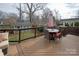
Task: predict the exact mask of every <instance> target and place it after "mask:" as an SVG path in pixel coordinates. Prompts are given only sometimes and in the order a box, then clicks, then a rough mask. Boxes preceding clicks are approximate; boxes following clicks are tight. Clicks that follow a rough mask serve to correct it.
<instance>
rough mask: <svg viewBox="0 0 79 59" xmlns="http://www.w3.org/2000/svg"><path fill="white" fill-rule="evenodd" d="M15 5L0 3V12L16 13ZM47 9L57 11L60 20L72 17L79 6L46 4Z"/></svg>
mask: <svg viewBox="0 0 79 59" xmlns="http://www.w3.org/2000/svg"><path fill="white" fill-rule="evenodd" d="M16 5H17V4H16V3H15V4H12V3H0V10H1V11H4V12H7V13H8V12H9V13H18V10H17V9H16ZM47 7H48V8H49V9H51V10H52V11H53V10H54V9H56V10H57V11H59V14H60V16H61V18H71V17H72V16H73V17H74V16H75V15H76V14H75V11H76V10H78V9H79V8H78V7H79V4H72V3H71V4H66V3H48V5H47Z"/></svg>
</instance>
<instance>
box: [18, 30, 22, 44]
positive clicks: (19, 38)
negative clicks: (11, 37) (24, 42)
mask: <svg viewBox="0 0 79 59" xmlns="http://www.w3.org/2000/svg"><path fill="white" fill-rule="evenodd" d="M18 42H19V43H20V42H21V30H19V41H18Z"/></svg>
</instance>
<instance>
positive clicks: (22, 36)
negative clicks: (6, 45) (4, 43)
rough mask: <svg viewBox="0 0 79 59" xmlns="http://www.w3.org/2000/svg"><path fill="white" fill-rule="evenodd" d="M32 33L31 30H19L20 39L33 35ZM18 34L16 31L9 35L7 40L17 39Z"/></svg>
mask: <svg viewBox="0 0 79 59" xmlns="http://www.w3.org/2000/svg"><path fill="white" fill-rule="evenodd" d="M33 36H34V33H33V32H31V31H21V40H22V39H25V38H29V37H33ZM18 39H19V34H18V32H16V33H15V34H11V35H9V41H18Z"/></svg>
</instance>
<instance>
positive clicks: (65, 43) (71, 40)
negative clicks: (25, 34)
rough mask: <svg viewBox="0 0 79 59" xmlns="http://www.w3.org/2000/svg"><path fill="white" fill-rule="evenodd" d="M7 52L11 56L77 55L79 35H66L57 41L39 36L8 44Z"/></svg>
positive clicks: (78, 51) (78, 52)
mask: <svg viewBox="0 0 79 59" xmlns="http://www.w3.org/2000/svg"><path fill="white" fill-rule="evenodd" d="M8 52H9V53H8V55H13V56H14V55H15V56H16V55H18V56H54V55H79V36H75V35H67V36H66V37H62V38H61V40H60V41H57V42H54V41H51V42H49V41H48V40H47V39H46V38H44V36H40V37H37V38H33V39H29V40H25V41H22V42H21V43H18V44H15V45H10V47H9V51H8Z"/></svg>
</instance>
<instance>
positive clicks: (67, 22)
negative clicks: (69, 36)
mask: <svg viewBox="0 0 79 59" xmlns="http://www.w3.org/2000/svg"><path fill="white" fill-rule="evenodd" d="M76 22H79V18H70V19H61V20H60V27H66V26H70V27H74V26H75V23H76Z"/></svg>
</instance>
